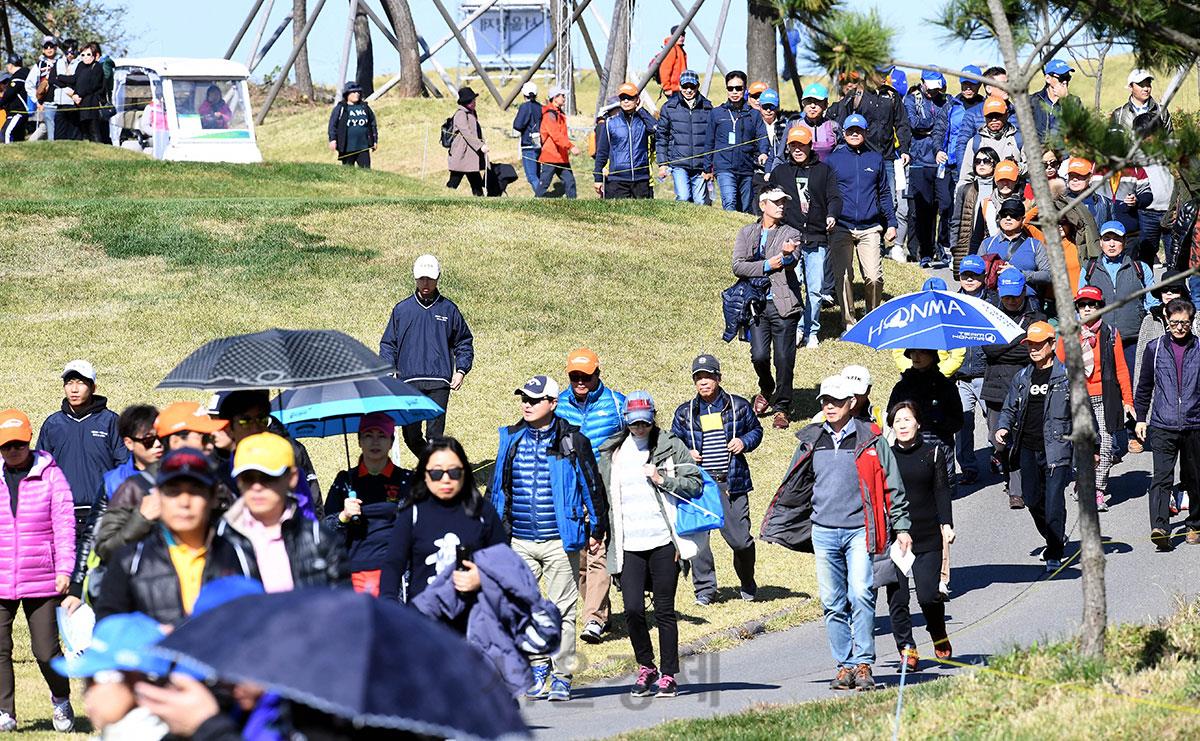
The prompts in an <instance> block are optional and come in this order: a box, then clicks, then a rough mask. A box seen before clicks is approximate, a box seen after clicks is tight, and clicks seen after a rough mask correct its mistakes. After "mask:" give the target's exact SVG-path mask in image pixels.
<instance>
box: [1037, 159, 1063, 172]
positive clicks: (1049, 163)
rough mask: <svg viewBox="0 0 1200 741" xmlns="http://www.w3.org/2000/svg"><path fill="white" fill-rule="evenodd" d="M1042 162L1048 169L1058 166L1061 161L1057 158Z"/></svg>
mask: <svg viewBox="0 0 1200 741" xmlns="http://www.w3.org/2000/svg"><path fill="white" fill-rule="evenodd" d="M1042 164H1043V165H1045V166H1046V169H1047V170H1049V169H1051V168H1054V167H1058V166H1059V165H1061V164H1062V162H1060V161H1058V160H1046V161H1045V162H1043V163H1042Z"/></svg>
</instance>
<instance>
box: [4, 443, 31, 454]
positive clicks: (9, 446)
mask: <svg viewBox="0 0 1200 741" xmlns="http://www.w3.org/2000/svg"><path fill="white" fill-rule="evenodd" d="M28 447H29V442H28V441H26V440H12V441H9V442H6V443H4V444H3V445H0V450H3V451H4V452H6V453H11V452H12V451H14V450H23V449H25V448H28Z"/></svg>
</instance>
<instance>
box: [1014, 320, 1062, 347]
mask: <svg viewBox="0 0 1200 741" xmlns="http://www.w3.org/2000/svg"><path fill="white" fill-rule="evenodd" d="M1052 339H1054V327H1051V326H1050V325H1049V324H1047V323H1046V322H1034V323H1033V324H1030V325H1029V330H1028V331H1026V332H1025V339H1023V340H1021V342H1024V343H1026V344H1028V343H1030V342H1045V341H1046V340H1052Z"/></svg>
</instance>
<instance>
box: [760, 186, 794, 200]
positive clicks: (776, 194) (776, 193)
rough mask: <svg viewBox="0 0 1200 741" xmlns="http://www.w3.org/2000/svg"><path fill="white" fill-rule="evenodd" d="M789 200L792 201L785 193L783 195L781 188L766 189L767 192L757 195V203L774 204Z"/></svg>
mask: <svg viewBox="0 0 1200 741" xmlns="http://www.w3.org/2000/svg"><path fill="white" fill-rule="evenodd" d="M790 200H792V197H791V196H789V195H788V194H787V193H784V192H783V189H782V188H768V189H767V190H764V191H763V192H762V193H759V194H758V202H759V203H762V202H763V201H771V202H772V203H774V202H775V201H790Z"/></svg>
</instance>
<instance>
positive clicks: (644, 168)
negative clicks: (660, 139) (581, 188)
mask: <svg viewBox="0 0 1200 741" xmlns="http://www.w3.org/2000/svg"><path fill="white" fill-rule="evenodd" d="M654 126H655V121H654V116H651V115H650V114H649V113H647V112H646V111H645V110H643V109H641V108H638V109H637V110H636V111H634V112H633V115H631V116H626V115H625V113H624V112H623V111H617V112H616V113H614V114H613V115H611V116H609V117H608V118H607V119H605V121H604V123H603V124H601V125H598V126H597V127H596V165H595V169H594V170H593V171H592V174H593V175H594V176H595V178H596V182H597V183H603V182H604V179H605V175H604V166H605V165H608V173H609V174H608V179H609V180H621V181H629V182H635V181H638V180H649V179H650V156H651V155H652V154H654Z"/></svg>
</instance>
